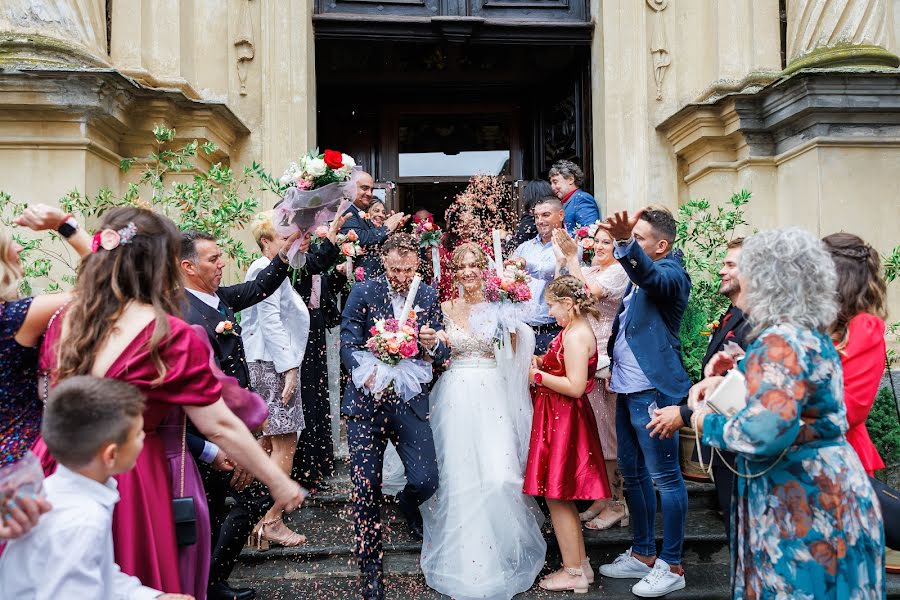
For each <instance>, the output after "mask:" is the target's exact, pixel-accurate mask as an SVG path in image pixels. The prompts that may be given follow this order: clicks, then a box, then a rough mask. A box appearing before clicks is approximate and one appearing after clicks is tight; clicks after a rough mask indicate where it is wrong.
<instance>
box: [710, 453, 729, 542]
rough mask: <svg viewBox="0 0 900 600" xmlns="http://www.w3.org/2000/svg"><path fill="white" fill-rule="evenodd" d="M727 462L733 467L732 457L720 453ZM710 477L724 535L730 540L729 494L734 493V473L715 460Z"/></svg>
mask: <svg viewBox="0 0 900 600" xmlns="http://www.w3.org/2000/svg"><path fill="white" fill-rule="evenodd" d="M722 454H723V455H725V458H727V459H728V462H729V463H730V464H731V466H732V467H734V456H733V455H731V454H730V453H728V454H726V453H724V452H723V453H722ZM712 475H713V477H714V478H715V483H716V496H717V497H718V500H719V510H721V511H722V515H723V516H724V518H725V535H726V536H728V539H729V541H730V540H731V494H732V492H733V491H734V473H732V472H731V470H729V468H728V467H726V466H725V465H724V464H722V461H721V460H718V459H717V460H716V462H715V463H714V464H713V467H712Z"/></svg>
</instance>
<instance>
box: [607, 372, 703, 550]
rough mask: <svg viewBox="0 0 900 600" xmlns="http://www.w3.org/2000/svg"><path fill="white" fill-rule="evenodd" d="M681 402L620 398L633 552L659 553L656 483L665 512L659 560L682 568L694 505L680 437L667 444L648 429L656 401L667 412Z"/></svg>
mask: <svg viewBox="0 0 900 600" xmlns="http://www.w3.org/2000/svg"><path fill="white" fill-rule="evenodd" d="M678 400H679V399H678V398H672V397H669V396H665V395H663V394H661V393H660V392H659V391H657V390H655V389H652V390H646V391H643V392H636V393H634V394H619V396H618V399H617V400H616V435H617V437H618V443H619V458H618V461H619V471H620V472H621V473H622V478H623V479H624V480H625V501H626V502H627V503H628V510H629V511H630V512H631V531H632V536H633V538H634V542H633V544H632V548H633V550H634V552H635V553H637V554H641V555H643V556H655V555H656V534H655V527H654V525H655V521H656V493H655V491H654V489H653V488H654V485H655V486H656V489H658V490H659V496H660V500H661V504H662V513H663V519H662V520H663V546H662V552H660V553H659V557H660V558H661V559H663V560H664V561H666V562H667V563H668V564H670V565H680V564H681V552H682V546H683V545H684V527H685V523H686V521H687V505H688V499H687V489H686V488H685V487H684V479H683V478H682V477H681V466H680V465H679V464H678V434H677V433H676V434H675V435H674V436H672V437H671V438H669V439H665V440H663V439H659V437H650V430H649V429H647V428H646V426H647V423H649V422H650V414H649V412H648V411H649V408H650V406H651V405H652V404H653V403H654V402H656V405H657V407H659V408H662V407H664V406H673V405H676V404H678ZM651 480H652V483H651Z"/></svg>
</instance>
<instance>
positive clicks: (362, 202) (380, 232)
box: [341, 172, 409, 279]
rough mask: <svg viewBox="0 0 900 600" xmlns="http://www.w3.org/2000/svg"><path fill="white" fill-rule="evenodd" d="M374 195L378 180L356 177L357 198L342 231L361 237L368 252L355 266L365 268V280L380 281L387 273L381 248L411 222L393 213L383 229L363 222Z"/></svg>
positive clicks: (369, 177) (360, 239)
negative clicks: (376, 279)
mask: <svg viewBox="0 0 900 600" xmlns="http://www.w3.org/2000/svg"><path fill="white" fill-rule="evenodd" d="M374 191H375V180H374V179H373V178H372V176H371V175H369V174H368V173H365V172H363V173H360V174H359V175H357V176H356V198H354V199H353V204H351V205H350V207H349V208H348V209H347V210H346V212H345V213H344V214H345V215H350V218H349V219H347V220H346V221H345V222H344V225H343V226H342V227H341V233H347V232H349V231H350V230H351V229H352V230H354V231H355V232H356V235H358V236H359V244H360V246H362V247H363V248H364V249H365V250H366V253H365V254H363V255H362V256H360V257H359V258H357V259H356V266H358V267H362V268H363V271H365V273H366V279H371V278H374V277H377V276H378V275H381V274H382V273H383V272H384V269H383V267H382V264H381V254H380V252H379V248H380V247H381V244H383V243H384V240H385V239H387V236H388V235H390V234H391V233H392V232H393V231H395V230H396V229H397V228H398V227H400V226H401V225H403V224H404V223H406V221H407V220H409V217H408V216H407V215H404V214H403V213H394V214H392V215H391V216H389V217H388V218H387V219H386V220H385V222H384V225H382V226H381V227H375V225H373V224H372V222H371V221H369V220H368V219H366V218H363V217H362V216H361V215H360V213H363V212H365V211H367V210H368V209H369V205H370V204H372V198H373V196H374ZM347 277H353V274H352V273H348V274H347Z"/></svg>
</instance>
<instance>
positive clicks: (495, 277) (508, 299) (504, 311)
mask: <svg viewBox="0 0 900 600" xmlns="http://www.w3.org/2000/svg"><path fill="white" fill-rule="evenodd" d="M529 281H531V276H530V275H529V274H528V272H527V271H525V269H523V268H521V267H518V266H516V265H507V266H506V267H505V268H504V269H503V271H502V272H501V273H499V274H498V273H497V271H494V270H490V269H489V270H486V271H485V272H484V299H485V300H487V301H488V302H495V303H498V304H499V306H498V309H497V333H496V335H495V338H494V340H495V342H496V344H497V346H498V347H500V348H504V349H505V352H506V355H507V357H510V356H512V349H511V337H510V336H511V333H512V332H513V331H515V330H516V326H517V325H518V324H519V323H522V322H526V323H527V322H528V321H529V320H530V316H531V313H532V312H533V311H534V304H533V303H531V298H532V294H531V288H529V287H528V282H529Z"/></svg>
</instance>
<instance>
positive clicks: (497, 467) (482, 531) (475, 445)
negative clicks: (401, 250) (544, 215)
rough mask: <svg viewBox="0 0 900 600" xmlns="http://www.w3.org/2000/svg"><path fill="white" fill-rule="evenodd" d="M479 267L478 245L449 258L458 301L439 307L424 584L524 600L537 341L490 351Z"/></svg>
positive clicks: (519, 340) (533, 511)
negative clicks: (531, 374) (445, 351)
mask: <svg viewBox="0 0 900 600" xmlns="http://www.w3.org/2000/svg"><path fill="white" fill-rule="evenodd" d="M486 262H487V258H486V256H485V254H484V251H483V250H482V249H481V248H480V247H479V246H477V245H475V244H463V245H461V246H460V247H459V248H458V249H457V250H456V251H455V252H454V253H453V268H454V272H455V276H456V278H457V281H458V283H459V284H460V285H461V286H462V288H463V297H462V298H458V299H455V300H453V301H450V302H444V303H443V305H442V308H443V311H444V323H445V341H447V342H448V343H449V345H450V347H451V350H452V355H451V362H450V367H449V368H448V370H447V372H445V373H444V374H443V375H442V376H441V377H440V379H439V380H438V382H437V384H436V385H435V387H434V389H433V390H432V392H431V428H432V431H433V432H434V445H435V450H436V451H437V462H438V472H439V473H440V485H439V487H438V490H437V492H436V493H435V494H434V496H432V497H431V498H430V499H429V500H428V501H427V502H426V503H425V504H423V505H422V507H421V509H422V515H423V519H424V533H425V539H424V542H423V544H422V559H421V567H422V572H423V573H424V574H425V581H426V582H427V583H428V585H429V586H431V587H432V588H434V589H435V590H437V591H438V592H441V593H442V594H446V595H448V596H451V597H453V598H455V599H457V600H469V599H472V600H474V599H478V600H483V599H497V600H509V599H510V598H512V597H513V596H514V595H516V594H518V593H520V592H524V591H525V590H527V589H529V588H530V587H531V586H532V585H533V584H534V580H535V578H536V577H537V575H538V573H539V572H540V570H541V568H542V567H543V565H544V555H545V553H546V550H547V545H546V542H545V541H544V537H543V535H542V533H541V525H542V524H543V520H544V518H543V515H542V514H541V511H540V509H539V508H538V506H537V503H536V502H535V501H534V498H532V497H531V496H526V495H523V494H522V478H523V474H524V472H525V463H526V460H527V457H528V442H529V438H530V434H531V414H532V405H531V396H530V394H529V392H528V382H527V376H528V365H529V363H530V360H531V354H532V352H533V351H534V334H533V333H532V332H531V329H530V328H529V327H527V326H524V325H523V326H521V327H519V328H517V330H516V333H517V335H516V336H515V338H516V339H515V346H516V351H515V352H514V353H511V354H512V356H509V355H508V354H507V353H506V352H505V351H504V350H496V349H495V348H494V343H493V337H494V332H495V331H496V329H497V307H496V305H494V304H489V303H486V302H484V295H483V293H482V285H483V277H482V273H483V270H484V268H485V266H486Z"/></svg>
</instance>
